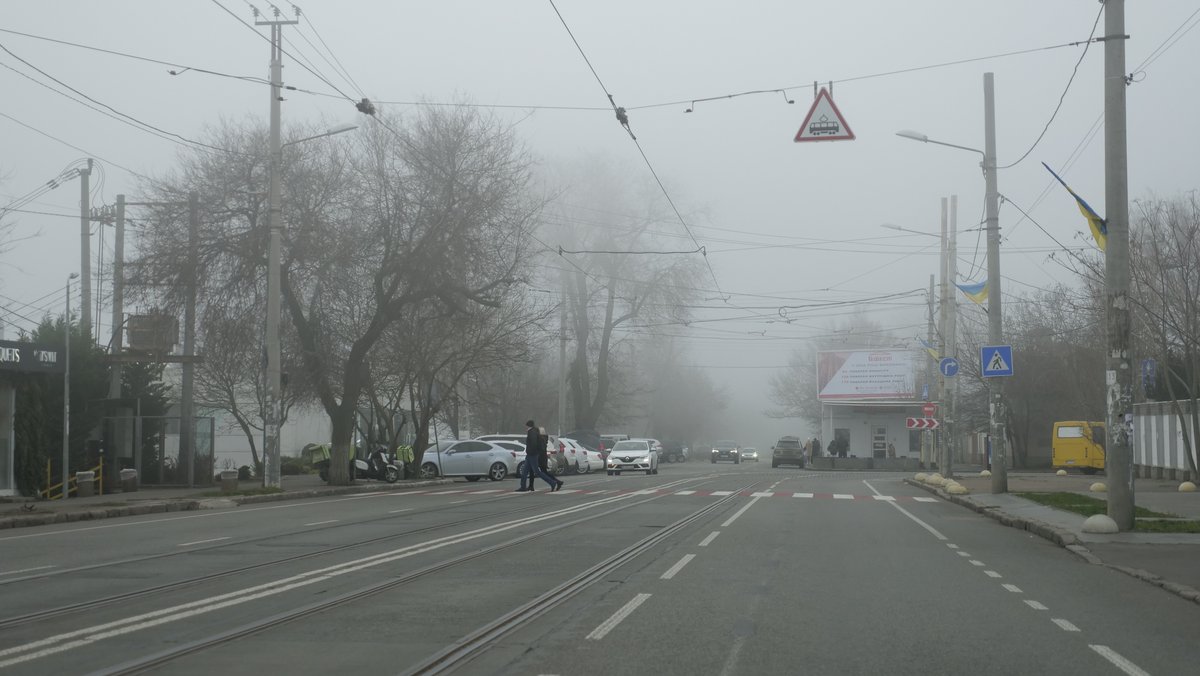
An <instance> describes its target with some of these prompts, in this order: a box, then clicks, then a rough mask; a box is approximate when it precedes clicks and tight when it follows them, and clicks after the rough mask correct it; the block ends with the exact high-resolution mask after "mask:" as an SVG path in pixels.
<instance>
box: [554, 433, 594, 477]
mask: <svg viewBox="0 0 1200 676" xmlns="http://www.w3.org/2000/svg"><path fill="white" fill-rule="evenodd" d="M558 441H559V443H560V444H562V446H563V460H565V461H566V473H567V474H584V473H586V472H587V471H588V469H589V467H588V460H587V452H588V449H587V447H586V446H584V445H583V444H581V443H579V440H577V439H571V438H568V437H560V438H559V440H558Z"/></svg>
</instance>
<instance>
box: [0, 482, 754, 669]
mask: <svg viewBox="0 0 1200 676" xmlns="http://www.w3.org/2000/svg"><path fill="white" fill-rule="evenodd" d="M684 481H686V480H681V481H679V482H672V483H674V484H680V483H684ZM760 483H763V482H754V483H751V484H749V485H747V486H745V487H743V488H740V489H738V490H736V491H733V492H732V493H731V494H730V495H727V496H724V497H723V498H721V499H719V500H718V501H716V502H714V503H711V504H708V505H705V506H704V507H702V508H700V509H698V510H696V511H694V512H692V513H691V514H689V515H687V516H685V517H683V518H682V519H679V520H677V521H675V522H673V523H671V524H669V525H667V526H665V527H663V528H662V529H661V530H660V531H658V532H656V533H654V534H652V535H650V536H647V537H645V538H643V539H641V540H639V541H638V542H636V543H634V544H633V545H630V546H629V547H626V548H624V549H622V550H621V551H620V552H618V553H617V554H615V555H613V556H611V557H609V558H607V559H605V560H604V561H603V562H601V563H599V564H596V565H595V566H593V567H591V568H589V569H588V570H586V571H584V572H583V573H581V574H579V575H577V576H575V577H573V578H571V579H570V580H568V581H567V582H565V583H563V584H561V585H559V586H557V587H555V588H554V589H552V590H550V591H548V592H545V593H543V594H541V595H539V596H538V597H537V598H536V599H534V600H533V601H531V602H529V603H526V604H525V605H523V606H521V607H520V608H518V609H516V610H514V611H512V612H509V613H506V614H504V615H503V616H501V617H500V618H498V619H497V620H494V621H492V622H490V623H488V624H487V625H484V626H483V627H481V628H479V629H477V630H476V631H474V632H472V633H471V634H469V635H468V636H466V637H464V638H463V639H461V640H459V641H458V642H456V643H455V644H454V645H452V646H451V647H450V648H448V649H447V650H445V651H442V652H440V653H438V654H436V655H434V656H432V657H430V658H429V659H427V660H426V661H425V662H423V663H421V664H420V665H418V666H417V667H415V668H413V669H412V670H410V671H407V672H405V673H412V674H426V673H431V674H432V673H442V672H445V671H448V670H452V669H453V668H455V667H457V666H460V665H462V664H465V663H466V662H467V661H469V660H470V659H472V658H474V657H475V656H476V655H477V654H479V653H480V652H481V651H482V650H483V649H485V648H486V647H487V646H488V645H490V644H491V643H492V642H494V641H495V640H497V639H499V638H501V637H503V636H504V635H506V634H507V633H509V632H511V631H513V630H515V629H517V628H518V627H520V626H522V625H523V624H525V623H527V622H529V621H531V620H533V619H535V618H536V617H538V616H540V615H542V614H543V613H545V612H547V611H548V610H550V609H551V608H553V607H555V606H557V605H558V604H559V603H561V602H563V601H565V600H567V599H568V598H570V597H573V596H575V595H577V594H578V593H580V592H582V591H584V590H585V589H587V588H588V587H590V586H591V585H593V584H595V583H596V582H598V581H599V580H601V579H603V577H604V576H605V575H606V574H608V573H609V572H611V571H612V570H615V569H616V568H619V567H620V566H622V565H624V564H626V563H628V562H630V561H632V560H633V559H635V558H636V557H637V556H639V555H640V554H642V553H644V552H645V551H647V550H648V549H650V548H652V547H654V546H655V545H657V544H659V543H661V542H663V541H664V540H666V539H667V538H669V537H671V536H672V535H674V534H675V533H677V532H678V531H680V530H681V529H683V528H685V527H686V526H688V525H690V524H692V523H693V522H695V521H696V520H698V519H701V518H703V517H704V516H707V515H709V514H712V513H714V512H716V511H718V510H720V509H722V508H724V507H727V506H728V505H730V504H731V503H732V502H733V501H734V500H735V499H737V498H738V497H739V496H740V495H741V494H742V493H743V492H745V491H747V490H752V489H753V488H754V487H755V486H756V485H758V484H760ZM668 486H669V484H668ZM662 487H663V486H658V487H655V488H662ZM637 496H638V492H636V491H635V492H632V493H626V494H623V495H617V496H610V497H607V498H603V499H601V500H599V501H596V502H593V503H589V504H586V505H581V506H579V507H577V508H573V509H577V510H579V511H584V510H594V508H595V507H596V506H598V503H599V504H603V505H610V504H615V503H618V502H620V501H622V500H625V499H628V498H632V497H637ZM662 497H663V496H662V495H651V496H647V497H646V498H645V499H642V500H635V501H633V502H630V503H627V504H620V505H618V506H615V507H613V508H611V509H604V510H600V511H584V514H583V516H580V517H579V518H575V519H571V520H569V521H565V522H563V523H558V524H555V525H553V526H550V527H547V528H544V529H542V528H539V529H537V530H535V531H534V532H532V533H528V534H525V535H521V536H518V537H516V538H511V539H509V540H506V541H503V542H499V543H496V544H493V545H488V546H485V547H480V548H478V549H474V550H472V551H469V552H466V553H464V554H459V555H456V556H453V557H450V558H448V559H445V560H443V561H439V562H437V563H434V564H431V565H428V566H425V567H423V568H420V569H418V570H414V571H411V572H409V573H406V574H404V575H401V576H399V577H395V578H392V579H389V580H385V581H381V582H378V583H375V584H372V585H368V586H365V587H361V588H358V589H355V590H353V591H350V592H346V593H343V594H340V595H338V596H336V597H333V598H330V599H324V600H321V601H318V602H314V603H310V604H307V605H304V606H301V607H299V608H294V609H291V610H287V611H284V612H281V613H277V614H274V615H271V616H268V617H264V618H260V619H258V620H255V621H253V622H249V623H246V624H243V625H241V626H239V627H235V628H233V629H229V630H226V631H223V632H220V633H217V634H214V635H212V636H208V637H205V638H202V639H197V640H194V641H190V642H188V643H184V644H181V645H178V646H172V647H171V648H168V649H165V650H162V651H159V652H157V653H153V654H151V655H147V656H143V657H139V658H135V659H133V660H129V661H127V662H124V663H121V664H117V665H114V666H112V667H108V668H104V669H100V670H97V671H94V672H92V676H123V675H125V674H136V673H141V672H143V671H146V670H148V669H151V668H154V667H158V666H163V665H166V664H169V663H171V662H173V661H174V660H177V659H180V658H182V657H185V656H187V655H191V654H194V653H198V652H202V651H204V650H207V649H210V648H215V647H218V646H220V645H223V644H226V643H230V642H232V641H235V640H238V639H240V638H244V637H247V636H251V635H254V634H258V633H262V632H264V631H268V630H271V629H274V628H276V627H279V626H282V625H284V624H287V623H289V622H292V621H295V620H298V619H300V618H303V617H306V616H309V615H313V614H316V613H320V612H322V611H325V610H329V609H332V608H334V607H337V606H341V605H345V604H348V603H353V602H355V601H359V600H362V599H365V598H369V597H371V596H374V595H376V594H379V593H381V592H385V591H388V590H391V589H394V588H396V587H400V586H403V585H405V584H408V583H411V582H413V581H416V580H418V579H420V578H423V577H426V576H428V575H431V574H434V573H438V572H441V571H445V570H447V569H450V568H453V567H455V566H458V565H461V564H464V563H467V562H470V561H474V560H476V559H480V558H483V557H486V556H488V555H491V554H495V553H497V552H501V551H504V550H507V549H510V548H512V547H516V546H518V545H521V544H524V543H526V542H530V541H533V540H536V539H539V538H542V537H545V536H547V535H550V534H552V533H555V532H558V531H561V530H565V529H570V528H575V527H577V526H579V525H580V524H583V523H586V522H588V521H592V520H595V519H602V518H604V517H608V516H611V515H613V514H616V513H619V512H621V511H624V510H627V509H631V508H634V507H638V506H641V505H644V504H647V503H650V502H653V501H655V500H658V499H660V498H662ZM536 520H537V517H535V519H533V520H531V521H530V523H534V522H536ZM389 560H390V559H389ZM367 565H372V564H367ZM4 666H6V664H5V662H4V661H3V651H0V668H3V667H4Z"/></svg>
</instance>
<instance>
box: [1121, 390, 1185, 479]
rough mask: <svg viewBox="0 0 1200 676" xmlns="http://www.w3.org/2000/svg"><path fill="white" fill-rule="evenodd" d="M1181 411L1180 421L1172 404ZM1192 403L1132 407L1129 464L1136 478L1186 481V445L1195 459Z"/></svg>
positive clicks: (1135, 405)
mask: <svg viewBox="0 0 1200 676" xmlns="http://www.w3.org/2000/svg"><path fill="white" fill-rule="evenodd" d="M1175 403H1177V404H1178V405H1179V407H1180V408H1181V409H1182V411H1183V420H1180V419H1179V416H1177V415H1175V411H1174V404H1175ZM1193 405H1194V402H1193V401H1192V400H1187V399H1185V400H1182V401H1179V402H1174V403H1172V402H1169V401H1158V402H1152V403H1146V404H1134V406H1133V464H1134V469H1135V472H1136V474H1137V476H1141V477H1147V478H1154V479H1163V478H1167V479H1177V478H1180V479H1182V478H1188V475H1190V473H1191V472H1190V470H1191V467H1190V465H1189V464H1188V457H1187V454H1188V445H1187V444H1185V443H1184V432H1187V437H1188V440H1190V442H1191V453H1192V458H1193V459H1196V431H1197V430H1196V428H1195V426H1194V425H1193V424H1192V406H1193Z"/></svg>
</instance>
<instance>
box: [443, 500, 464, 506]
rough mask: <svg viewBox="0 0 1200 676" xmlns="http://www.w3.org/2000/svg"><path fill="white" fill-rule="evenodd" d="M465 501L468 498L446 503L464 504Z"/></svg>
mask: <svg viewBox="0 0 1200 676" xmlns="http://www.w3.org/2000/svg"><path fill="white" fill-rule="evenodd" d="M464 502H466V500H455V501H453V502H448V503H446V504H448V505H461V504H462V503H464Z"/></svg>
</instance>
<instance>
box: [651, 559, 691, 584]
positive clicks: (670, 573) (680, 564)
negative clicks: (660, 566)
mask: <svg viewBox="0 0 1200 676" xmlns="http://www.w3.org/2000/svg"><path fill="white" fill-rule="evenodd" d="M694 558H696V555H695V554H684V556H683V558H682V559H679V561H678V562H677V563H676V564H675V565H673V566H671V567H670V568H668V569H667V572H665V573H663V574H662V575H660V576H659V578H660V579H662V580H670V579H671V578H673V577H675V575H676V574H678V573H679V571H681V570H683V567H684V566H686V565H688V563H690V562H691V560H692V559H694Z"/></svg>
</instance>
